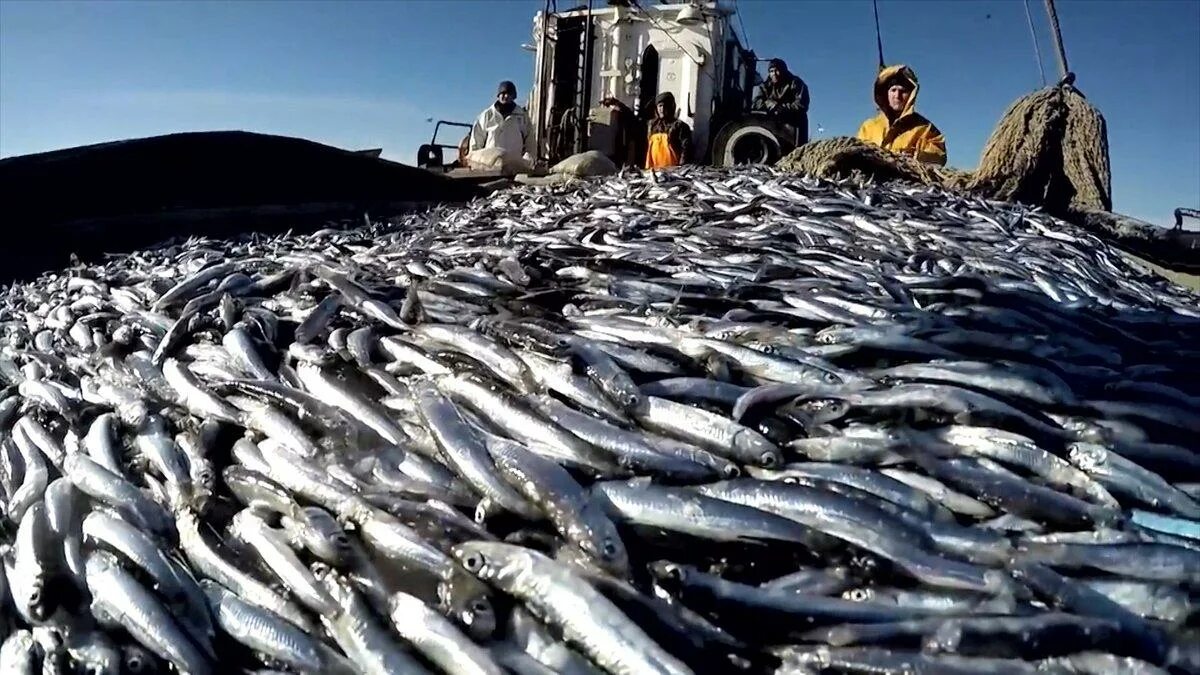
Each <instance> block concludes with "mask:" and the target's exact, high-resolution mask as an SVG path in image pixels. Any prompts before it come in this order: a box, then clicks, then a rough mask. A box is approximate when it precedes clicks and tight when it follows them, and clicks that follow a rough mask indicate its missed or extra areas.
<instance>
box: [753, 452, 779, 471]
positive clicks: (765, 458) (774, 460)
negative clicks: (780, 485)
mask: <svg viewBox="0 0 1200 675" xmlns="http://www.w3.org/2000/svg"><path fill="white" fill-rule="evenodd" d="M758 461H759V463H761V464H762V465H763V466H765V467H768V468H769V467H772V466H775V465H777V464H779V456H778V455H777V454H776V453H775V452H774V451H773V450H768V451H766V452H764V453H763V454H761V455H759V457H758Z"/></svg>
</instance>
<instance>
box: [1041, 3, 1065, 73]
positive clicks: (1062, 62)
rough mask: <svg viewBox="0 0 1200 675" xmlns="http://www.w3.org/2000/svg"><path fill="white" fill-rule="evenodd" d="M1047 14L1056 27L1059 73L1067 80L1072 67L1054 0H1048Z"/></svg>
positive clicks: (1052, 24) (1055, 38)
mask: <svg viewBox="0 0 1200 675" xmlns="http://www.w3.org/2000/svg"><path fill="white" fill-rule="evenodd" d="M1046 14H1048V15H1049V16H1050V27H1051V28H1053V29H1054V46H1055V47H1056V48H1057V49H1058V70H1059V73H1058V74H1059V76H1060V77H1062V78H1063V79H1064V80H1065V79H1066V78H1067V74H1068V73H1070V72H1071V69H1070V68H1068V67H1067V50H1066V49H1065V48H1064V47H1063V41H1062V30H1060V29H1059V27H1058V12H1056V11H1054V0H1046Z"/></svg>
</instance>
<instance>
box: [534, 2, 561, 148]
mask: <svg viewBox="0 0 1200 675" xmlns="http://www.w3.org/2000/svg"><path fill="white" fill-rule="evenodd" d="M552 2H554V0H546V4H545V6H544V8H543V9H542V44H541V46H540V47H539V48H538V55H537V62H538V64H537V65H538V77H537V81H536V82H534V86H535V87H537V89H538V91H537V97H538V98H537V101H538V108H537V126H535V127H534V128H533V133H534V139H535V141H536V143H537V145H536V147H537V153H538V157H537V158H538V159H545V160H549V159H550V157H549V154H550V145H549V143H548V142H547V143H545V146H546V157H542V146H543V141H544V140H546V139H543V138H542V135H543V133H542V132H543V131H544V130H545V129H546V128H547V126H548V125H547V124H546V118H547V116H548V114H549V111H547V110H546V95H547V93H548V92H549V90H550V83H549V82H547V81H546V79H547V74H546V62H547V59H546V44H547V43H548V42H549V40H548V37H549V35H550V3H552ZM556 8H557V6H556ZM546 136H549V134H546Z"/></svg>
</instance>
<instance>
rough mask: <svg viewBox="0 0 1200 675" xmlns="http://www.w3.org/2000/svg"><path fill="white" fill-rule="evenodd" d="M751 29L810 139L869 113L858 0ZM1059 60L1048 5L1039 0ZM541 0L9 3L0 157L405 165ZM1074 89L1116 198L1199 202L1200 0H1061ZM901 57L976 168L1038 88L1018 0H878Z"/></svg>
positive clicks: (477, 93)
mask: <svg viewBox="0 0 1200 675" xmlns="http://www.w3.org/2000/svg"><path fill="white" fill-rule="evenodd" d="M644 1H649V0H644ZM559 4H560V6H566V5H569V4H570V3H569V2H560V3H559ZM740 4H741V10H742V19H743V22H744V23H745V28H746V33H747V34H748V37H749V41H750V46H751V47H753V48H754V49H755V51H757V52H758V54H759V56H760V57H770V56H780V57H783V58H785V59H787V61H788V63H789V64H790V65H791V66H792V68H793V70H794V71H796V72H798V73H800V74H801V75H802V76H803V77H804V78H805V79H806V80H807V81H808V83H809V86H810V87H811V90H812V113H811V119H812V122H813V129H814V131H815V130H816V129H817V127H818V125H820V127H821V128H822V129H823V131H821V132H819V133H816V134H815V135H818V136H830V135H839V134H852V133H854V131H855V130H856V129H857V126H858V124H859V122H861V120H862V119H863V118H865V117H866V116H867V115H869V114H871V112H872V102H871V97H870V82H871V79H872V76H873V75H874V72H875V37H874V31H873V29H872V19H871V4H870V2H868V1H867V0H844V1H838V2H819V1H815V0H810V1H802V2H800V1H798V2H789V1H787V0H740ZM1031 4H1032V7H1033V10H1034V17H1035V20H1036V22H1037V26H1038V29H1039V31H1040V34H1041V36H1042V53H1043V58H1044V59H1045V61H1046V67H1047V70H1048V73H1049V74H1051V76H1053V72H1054V71H1055V69H1056V65H1055V62H1054V58H1053V55H1052V54H1053V53H1052V51H1051V48H1050V40H1049V34H1048V32H1047V30H1046V21H1045V16H1044V11H1043V9H1042V2H1041V1H1040V0H1031ZM541 6H542V1H541V0H440V1H434V2H419V1H416V0H410V1H393V2H388V1H385V0H375V1H371V2H284V1H279V2H273V1H267V0H261V1H257V2H237V1H218V0H209V1H205V2H187V1H184V0H174V1H169V2H157V3H149V2H134V1H107V2H70V1H63V0H57V1H54V0H51V1H45V2H26V1H22V0H0V156H11V155H19V154H25V153H30V152H39V151H43V150H51V149H55V148H61V147H68V146H73V145H80V144H85V143H92V142H99V141H105V140H113V139H120V138H130V137H138V136H150V135H155V134H160V133H166V132H172V131H183V130H196V129H246V130H251V131H262V132H268V133H279V134H285V135H293V136H301V137H305V138H310V139H313V140H317V141H322V142H326V143H330V144H333V145H338V146H342V147H347V148H365V147H380V146H382V147H383V148H384V154H385V156H387V157H390V158H392V159H397V160H400V161H405V162H410V163H411V162H412V161H413V157H414V155H415V151H416V148H417V146H418V145H419V144H420V143H422V142H425V140H426V139H427V138H428V136H429V134H430V132H431V130H432V125H431V124H429V123H427V122H426V118H431V117H432V118H434V119H438V118H449V119H459V120H464V121H469V120H470V119H471V118H473V117H474V115H475V114H476V113H477V112H478V111H479V110H480V109H482V107H483V106H485V105H487V104H488V102H489V101H490V100H491V99H492V96H493V93H494V92H495V86H496V82H497V81H498V80H501V79H506V78H507V79H512V80H514V81H515V82H517V85H518V86H519V87H520V88H521V96H522V98H524V96H525V95H526V94H527V92H528V88H529V84H530V82H531V80H532V63H533V59H532V56H531V54H529V53H528V52H526V51H523V50H522V49H521V48H520V45H521V43H523V42H528V41H529V40H530V33H531V29H532V20H533V15H534V13H535V12H536V11H537V10H538V9H540V8H541ZM1058 9H1059V17H1060V20H1061V22H1062V26H1063V32H1064V39H1065V41H1066V45H1067V53H1068V57H1069V58H1070V61H1071V66H1072V69H1073V70H1075V71H1076V72H1077V73H1078V75H1079V80H1078V86H1079V88H1080V89H1081V90H1082V91H1083V92H1084V93H1085V94H1087V96H1088V97H1089V99H1090V100H1091V101H1092V102H1093V103H1094V104H1095V105H1097V106H1098V107H1099V108H1100V109H1101V111H1102V112H1103V113H1104V114H1105V116H1106V117H1107V119H1108V132H1109V142H1110V145H1111V152H1112V162H1113V183H1114V201H1115V203H1116V208H1117V210H1119V211H1122V212H1125V213H1128V214H1130V215H1134V216H1138V217H1142V218H1146V219H1150V220H1153V221H1155V222H1159V223H1165V222H1167V221H1168V220H1169V218H1170V213H1171V211H1172V210H1173V209H1174V208H1175V207H1177V206H1191V207H1200V0H1151V1H1148V2H1124V1H1117V0H1111V1H1104V0H1093V1H1081V0H1076V1H1071V0H1060V1H1059V3H1058ZM880 15H881V21H882V22H883V28H884V49H885V53H886V56H887V58H888V60H889V61H891V62H897V61H902V62H906V63H909V64H910V65H912V66H913V67H914V68H915V69H916V71H917V73H918V75H919V76H920V79H921V85H922V92H921V97H920V101H919V106H918V107H919V108H920V109H921V110H922V111H923V112H924V113H925V114H926V115H927V116H928V117H930V118H931V119H933V120H934V122H935V123H937V124H938V126H940V127H941V128H942V130H943V131H944V132H945V133H946V136H947V138H948V139H949V147H950V161H951V163H952V164H953V165H956V166H961V167H966V168H970V167H973V166H974V165H975V164H976V162H977V161H978V157H979V152H980V150H981V148H982V147H983V143H984V141H985V140H986V138H987V135H988V133H989V132H990V131H991V129H992V128H993V126H994V125H995V123H996V121H997V120H998V119H999V118H1000V116H1001V114H1002V113H1003V112H1004V110H1005V109H1006V108H1007V106H1008V105H1009V104H1010V103H1011V102H1012V101H1013V100H1014V99H1016V98H1017V97H1018V96H1021V95H1023V94H1025V93H1028V92H1029V91H1031V90H1032V89H1033V88H1035V87H1036V86H1038V84H1039V81H1038V74H1037V66H1036V62H1035V60H1034V55H1033V48H1032V45H1031V42H1030V36H1029V29H1028V26H1027V23H1026V18H1025V9H1024V4H1023V3H1022V2H1020V0H961V1H958V2H952V1H950V0H945V1H920V2H918V1H916V0H883V1H881V2H880Z"/></svg>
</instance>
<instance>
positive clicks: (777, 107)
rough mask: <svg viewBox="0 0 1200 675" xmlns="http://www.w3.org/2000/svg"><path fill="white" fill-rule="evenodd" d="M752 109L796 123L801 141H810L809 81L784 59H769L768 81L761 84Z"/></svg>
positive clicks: (789, 122) (786, 121)
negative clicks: (799, 75) (805, 80)
mask: <svg viewBox="0 0 1200 675" xmlns="http://www.w3.org/2000/svg"><path fill="white" fill-rule="evenodd" d="M752 109H753V110H755V111H757V112H765V113H767V114H769V115H774V116H777V117H779V119H780V121H782V122H785V123H787V124H790V125H792V126H794V127H796V137H797V139H796V142H797V145H799V144H801V143H806V142H807V141H808V85H807V84H805V83H804V80H802V79H800V78H799V77H797V76H796V75H793V74H792V73H791V72H790V71H788V67H787V64H786V63H784V62H783V59H771V61H770V62H769V65H768V66H767V81H766V82H763V84H762V86H761V87H759V90H758V96H756V97H754V105H753V106H752Z"/></svg>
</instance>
